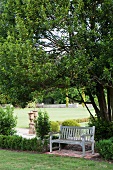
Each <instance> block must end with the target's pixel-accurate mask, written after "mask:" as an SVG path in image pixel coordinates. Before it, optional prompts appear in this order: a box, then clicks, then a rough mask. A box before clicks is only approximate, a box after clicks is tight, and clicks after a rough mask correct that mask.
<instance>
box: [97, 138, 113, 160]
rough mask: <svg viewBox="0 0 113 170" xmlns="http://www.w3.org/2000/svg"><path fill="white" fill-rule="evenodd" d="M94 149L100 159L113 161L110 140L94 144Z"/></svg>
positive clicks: (112, 144) (112, 148) (112, 143)
mask: <svg viewBox="0 0 113 170" xmlns="http://www.w3.org/2000/svg"><path fill="white" fill-rule="evenodd" d="M96 149H97V151H98V153H99V154H100V156H101V157H103V158H105V159H107V160H110V159H113V141H112V140H111V139H104V140H100V141H98V142H96Z"/></svg>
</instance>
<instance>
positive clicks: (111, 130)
mask: <svg viewBox="0 0 113 170" xmlns="http://www.w3.org/2000/svg"><path fill="white" fill-rule="evenodd" d="M88 124H89V126H95V140H96V141H99V140H101V139H109V138H110V137H112V136H113V122H108V121H106V120H102V119H100V120H98V119H97V118H96V117H95V119H92V118H90V120H89V123H88Z"/></svg>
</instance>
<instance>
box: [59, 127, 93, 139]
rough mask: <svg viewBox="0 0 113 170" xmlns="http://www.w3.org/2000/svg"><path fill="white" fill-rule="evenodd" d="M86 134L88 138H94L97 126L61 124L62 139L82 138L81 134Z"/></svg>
mask: <svg viewBox="0 0 113 170" xmlns="http://www.w3.org/2000/svg"><path fill="white" fill-rule="evenodd" d="M86 134H87V135H92V136H86V140H87V141H88V140H94V134H95V126H93V127H78V126H62V125H61V126H60V139H72V140H81V139H82V138H81V135H86Z"/></svg>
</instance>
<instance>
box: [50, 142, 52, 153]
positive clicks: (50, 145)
mask: <svg viewBox="0 0 113 170" xmlns="http://www.w3.org/2000/svg"><path fill="white" fill-rule="evenodd" d="M50 152H52V142H50Z"/></svg>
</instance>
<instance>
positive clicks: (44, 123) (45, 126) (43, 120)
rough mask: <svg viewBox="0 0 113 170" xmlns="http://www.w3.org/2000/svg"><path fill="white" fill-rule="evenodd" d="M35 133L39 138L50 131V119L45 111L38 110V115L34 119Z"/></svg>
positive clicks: (42, 137)
mask: <svg viewBox="0 0 113 170" xmlns="http://www.w3.org/2000/svg"><path fill="white" fill-rule="evenodd" d="M35 128H36V135H37V136H38V137H40V138H41V139H44V137H45V135H48V133H49V132H50V121H49V116H48V114H47V112H46V111H44V112H42V111H41V110H40V111H39V112H38V117H37V119H36V120H35Z"/></svg>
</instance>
